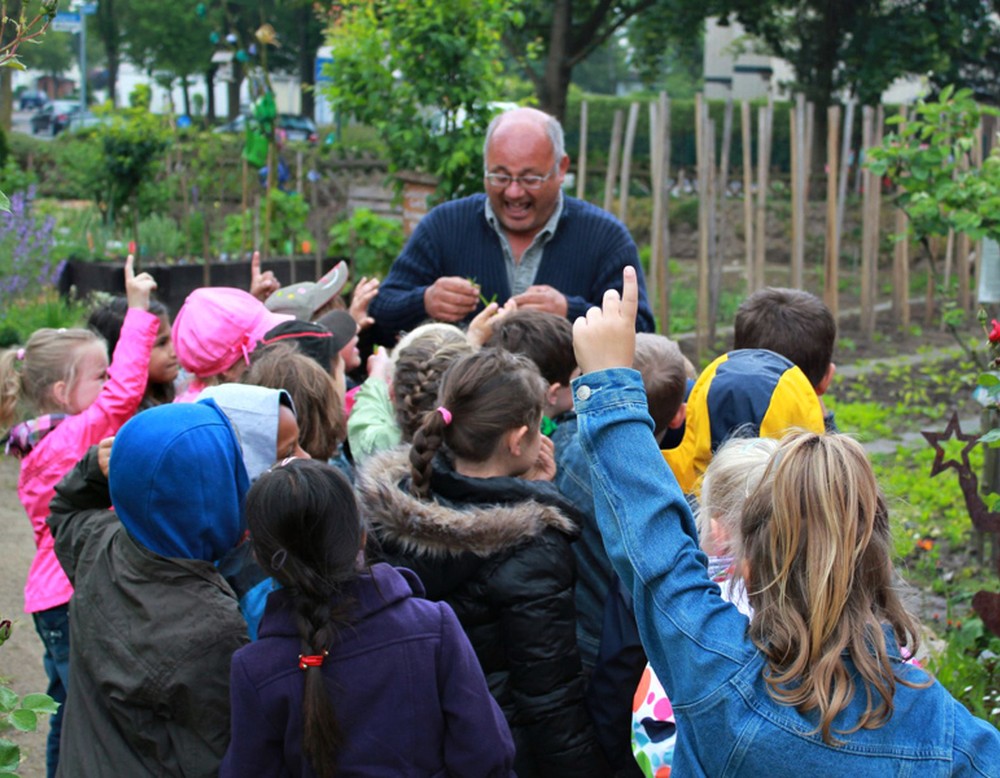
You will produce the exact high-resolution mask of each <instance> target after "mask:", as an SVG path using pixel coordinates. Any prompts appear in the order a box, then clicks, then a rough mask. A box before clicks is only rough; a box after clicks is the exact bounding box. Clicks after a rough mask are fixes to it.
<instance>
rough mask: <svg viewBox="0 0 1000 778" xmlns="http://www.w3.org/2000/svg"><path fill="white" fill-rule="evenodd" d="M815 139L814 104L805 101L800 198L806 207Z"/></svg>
mask: <svg viewBox="0 0 1000 778" xmlns="http://www.w3.org/2000/svg"><path fill="white" fill-rule="evenodd" d="M815 140H816V105H815V104H814V103H811V102H807V103H806V133H805V143H804V145H803V147H802V161H803V180H804V183H803V186H802V192H803V194H802V199H803V201H804V202H805V203H806V207H807V208H808V207H809V205H808V203H809V191H810V185H811V183H812V160H813V144H814V143H815Z"/></svg>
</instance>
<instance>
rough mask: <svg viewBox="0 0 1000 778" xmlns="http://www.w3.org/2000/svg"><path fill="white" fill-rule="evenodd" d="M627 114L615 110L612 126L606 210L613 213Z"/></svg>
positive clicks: (605, 198)
mask: <svg viewBox="0 0 1000 778" xmlns="http://www.w3.org/2000/svg"><path fill="white" fill-rule="evenodd" d="M624 123H625V114H624V113H622V112H621V111H615V119H614V124H612V126H611V149H610V150H609V151H608V172H607V174H606V175H605V176H604V210H605V211H607V212H608V213H611V207H612V206H613V205H614V203H615V179H616V178H617V177H618V159H619V156H620V154H621V146H622V126H623V125H624Z"/></svg>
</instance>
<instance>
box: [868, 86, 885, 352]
mask: <svg viewBox="0 0 1000 778" xmlns="http://www.w3.org/2000/svg"><path fill="white" fill-rule="evenodd" d="M872 131H873V133H874V134H873V136H872V142H871V145H872V146H880V145H881V144H882V138H883V136H884V135H885V108H884V107H883V106H882V105H881V104H880V105H878V106H876V108H875V124H874V127H873V130H872ZM871 178H872V209H873V211H874V213H873V214H872V233H871V241H872V247H871V258H872V261H871V264H870V265H869V266H868V288H869V289H871V293H872V310H871V334H874V333H875V324H876V322H877V318H878V314H877V312H876V305H877V304H878V258H879V251H880V249H881V247H882V179H881V177H880V176H876V175H874V174H872V177H871Z"/></svg>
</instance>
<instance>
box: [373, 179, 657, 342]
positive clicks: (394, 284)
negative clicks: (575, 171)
mask: <svg viewBox="0 0 1000 778" xmlns="http://www.w3.org/2000/svg"><path fill="white" fill-rule="evenodd" d="M485 201H486V195H484V194H476V195H472V196H471V197H464V198H462V199H460V200H452V201H451V202H447V203H442V204H441V205H439V206H437V207H436V208H434V209H433V210H432V211H431V212H430V213H429V214H427V216H425V217H424V218H423V220H421V222H420V224H419V225H418V226H417V229H416V230H415V231H414V233H413V235H412V236H411V237H410V239H409V241H407V243H406V246H405V247H404V248H403V252H402V253H401V254H400V255H399V257H398V258H397V259H396V261H395V262H394V263H393V265H392V269H391V270H390V271H389V275H388V276H387V277H386V279H385V281H383V282H382V285H381V286H379V290H378V296H377V297H376V298H375V300H374V301H372V304H371V306H370V308H369V313H370V314H371V316H372V317H374V319H375V337H376V339H377V340H378V342H379V343H383V344H386V345H392V344H394V343H395V340H396V336H397V334H398V333H399V332H401V331H404V330H410V329H413V328H414V327H415V326H417V325H418V324H420V323H421V322H422V321H424V320H425V319H426V318H427V312H426V311H425V310H424V290H425V289H426V288H427V287H428V286H430V285H431V284H433V283H434V281H436V280H437V279H438V278H440V277H442V276H460V277H464V278H472V279H475V281H476V283H478V284H479V286H480V288H481V291H482V294H483V297H485V298H486V299H487V300H489V299H492V297H493V295H496V300H497V302H499V303H501V304H502V303H504V302H505V301H506V300H507V298H509V297H510V296H511V293H510V282H509V280H508V278H507V269H506V267H505V265H504V258H503V248H502V247H501V245H500V238H499V237H498V236H497V234H496V232H494V230H493V228H492V227H490V225H489V222H487V221H486V215H485ZM626 265H632V266H633V267H635V268H636V270H637V271H638V275H639V315H638V316H637V317H636V329H638V330H641V331H647V332H651V331H652V330H653V328H654V323H653V313H652V311H651V310H650V308H649V302H648V300H647V299H646V282H645V279H644V278H643V274H642V267H641V266H640V264H639V254H638V251H637V250H636V247H635V242H634V241H633V240H632V236H631V235H629V232H628V230H627V229H626V228H625V225H623V224H622V223H621V222H620V221H618V220H617V219H616V218H615V217H614V216H612V215H611V214H609V213H607V212H606V211H603V210H601V209H600V208H598V207H597V206H595V205H591V204H590V203H588V202H585V201H583V200H577V199H576V198H573V197H567V196H563V208H562V214H561V215H560V217H559V223H558V225H557V226H556V231H555V234H554V235H553V236H552V238H551V240H549V242H548V243H546V244H545V248H544V251H543V254H542V261H541V263H540V265H539V267H538V273H537V275H536V276H535V281H534V283H535V284H545V285H548V286H552V287H554V288H556V289H558V290H559V291H560V292H562V293H563V294H564V295H566V299H567V301H568V303H569V310H568V311H567V316H568V317H569V318H570V319H571V320H572V319H575V318H576V317H577V316H582V315H583V314H585V313H586V312H587V309H588V308H590V307H591V306H592V305H600V304H601V300H602V298H603V297H604V292H605V291H606V290H607V289H611V288H614V289H618V290H619V291H620V290H621V287H622V268H624V267H625V266H626ZM469 318H470V319H471V318H472V314H470V316H469Z"/></svg>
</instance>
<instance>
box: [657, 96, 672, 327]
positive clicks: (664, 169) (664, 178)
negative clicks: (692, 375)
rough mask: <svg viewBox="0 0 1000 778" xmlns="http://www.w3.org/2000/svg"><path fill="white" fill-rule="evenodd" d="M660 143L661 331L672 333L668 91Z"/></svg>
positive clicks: (662, 104)
mask: <svg viewBox="0 0 1000 778" xmlns="http://www.w3.org/2000/svg"><path fill="white" fill-rule="evenodd" d="M659 104H660V110H659V115H660V145H661V148H662V154H661V157H660V181H661V189H662V190H663V208H662V211H663V227H662V228H661V230H660V233H659V235H660V239H661V240H662V242H663V251H662V252H661V256H662V257H663V261H662V262H660V266H659V268H658V270H659V276H658V278H657V283H656V285H657V289H658V290H659V293H660V331H661V332H662V333H663V334H664V335H668V334H669V333H670V273H669V266H670V98H669V97H667V93H666V92H660V98H659Z"/></svg>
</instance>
